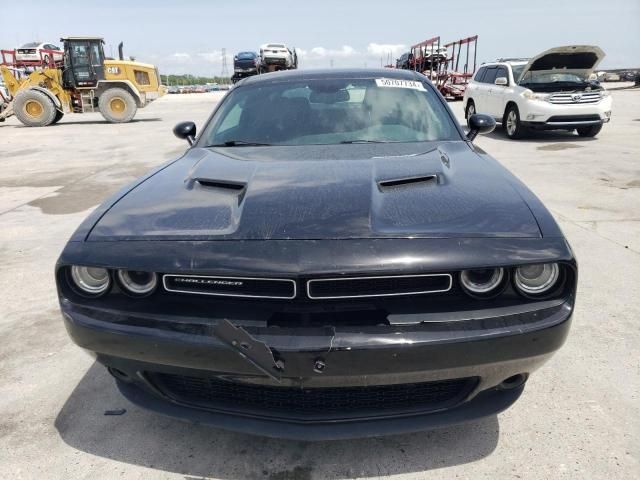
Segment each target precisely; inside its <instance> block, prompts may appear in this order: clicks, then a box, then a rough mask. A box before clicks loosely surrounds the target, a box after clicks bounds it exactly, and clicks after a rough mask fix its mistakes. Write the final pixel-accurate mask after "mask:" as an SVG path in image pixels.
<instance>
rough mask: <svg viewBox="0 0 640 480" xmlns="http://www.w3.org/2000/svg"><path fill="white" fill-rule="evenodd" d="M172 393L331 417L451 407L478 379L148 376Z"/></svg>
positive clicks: (194, 400) (259, 410)
mask: <svg viewBox="0 0 640 480" xmlns="http://www.w3.org/2000/svg"><path fill="white" fill-rule="evenodd" d="M149 377H150V378H151V380H152V381H153V383H154V384H155V385H156V386H157V387H158V388H159V389H160V390H161V391H162V392H163V393H164V394H165V395H167V396H168V397H170V398H172V399H173V400H175V401H178V402H180V403H183V404H187V405H192V406H196V407H199V408H209V409H217V410H227V411H245V412H246V411H251V412H253V413H256V414H260V415H267V416H269V415H271V416H292V415H293V416H295V415H296V414H297V415H303V416H305V417H322V416H327V415H333V416H335V415H336V414H345V415H347V416H357V415H358V414H371V413H375V412H379V413H385V412H389V411H394V412H410V411H421V412H424V411H431V410H435V409H441V408H446V407H451V406H454V405H456V404H457V403H459V402H460V401H461V400H463V399H464V398H465V397H466V396H467V395H468V394H469V392H470V391H471V390H472V388H473V387H474V386H475V385H476V383H477V379H476V378H461V379H453V380H441V381H436V382H424V383H408V384H398V385H375V386H364V387H331V388H299V387H273V386H264V385H254V384H244V383H235V382H230V381H225V380H218V379H215V378H204V377H192V376H182V375H174V374H167V373H156V374H149Z"/></svg>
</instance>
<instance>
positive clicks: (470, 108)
mask: <svg viewBox="0 0 640 480" xmlns="http://www.w3.org/2000/svg"><path fill="white" fill-rule="evenodd" d="M475 113H476V104H475V103H473V100H469V101H468V102H467V108H466V109H465V112H464V118H465V119H466V120H467V127H469V128H471V127H470V126H469V117H470V116H471V115H475Z"/></svg>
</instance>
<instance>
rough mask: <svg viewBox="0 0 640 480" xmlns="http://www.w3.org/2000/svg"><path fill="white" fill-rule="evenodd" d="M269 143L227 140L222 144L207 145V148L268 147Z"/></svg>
mask: <svg viewBox="0 0 640 480" xmlns="http://www.w3.org/2000/svg"><path fill="white" fill-rule="evenodd" d="M270 146H271V144H270V143H260V142H246V141H244V140H227V141H226V142H223V143H216V144H214V145H207V148H211V147H270Z"/></svg>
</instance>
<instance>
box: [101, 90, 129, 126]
mask: <svg viewBox="0 0 640 480" xmlns="http://www.w3.org/2000/svg"><path fill="white" fill-rule="evenodd" d="M98 109H99V110H100V113H101V114H102V116H103V117H104V118H105V119H106V120H107V121H108V122H110V123H126V122H130V121H131V120H132V119H133V117H134V116H135V114H136V111H137V110H138V106H137V105H136V101H135V100H134V98H133V95H131V94H130V93H129V92H127V91H126V90H125V89H124V88H110V89H108V90H106V91H104V92H103V93H102V95H100V98H98Z"/></svg>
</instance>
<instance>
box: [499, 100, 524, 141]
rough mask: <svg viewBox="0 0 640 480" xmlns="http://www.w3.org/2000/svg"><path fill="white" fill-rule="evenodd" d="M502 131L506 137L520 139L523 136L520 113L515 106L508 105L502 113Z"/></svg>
mask: <svg viewBox="0 0 640 480" xmlns="http://www.w3.org/2000/svg"><path fill="white" fill-rule="evenodd" d="M502 125H503V126H504V131H505V132H506V133H507V137H509V138H512V139H516V138H522V136H523V134H524V127H523V126H522V123H521V122H520V112H519V111H518V107H517V106H515V105H513V104H512V105H509V106H508V107H507V110H506V111H505V112H504V119H503V120H502Z"/></svg>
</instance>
